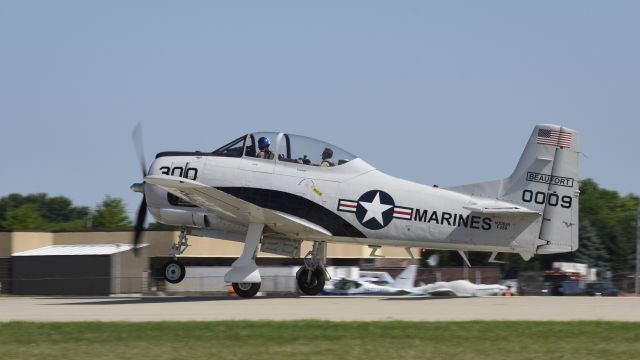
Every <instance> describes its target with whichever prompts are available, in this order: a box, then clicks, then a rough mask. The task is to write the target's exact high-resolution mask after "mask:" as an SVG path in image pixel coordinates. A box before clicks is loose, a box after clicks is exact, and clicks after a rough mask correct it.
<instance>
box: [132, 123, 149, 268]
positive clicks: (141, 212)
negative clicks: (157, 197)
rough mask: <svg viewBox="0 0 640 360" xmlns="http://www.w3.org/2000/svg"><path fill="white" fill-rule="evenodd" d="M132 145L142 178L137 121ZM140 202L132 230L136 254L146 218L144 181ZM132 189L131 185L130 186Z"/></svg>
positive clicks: (143, 162) (140, 127)
mask: <svg viewBox="0 0 640 360" xmlns="http://www.w3.org/2000/svg"><path fill="white" fill-rule="evenodd" d="M131 137H132V139H133V146H134V148H135V149H136V153H137V155H138V161H139V163H140V168H142V178H143V179H144V177H145V176H147V162H146V161H145V159H144V146H143V145H142V124H141V123H138V125H136V127H135V129H134V130H133V134H132V136H131ZM141 188H142V202H141V203H140V207H139V208H138V216H136V225H135V228H134V232H133V246H134V248H133V253H134V254H136V256H137V255H138V252H139V249H138V245H140V239H141V238H142V232H143V231H144V222H145V220H146V219H147V197H146V195H145V194H144V182H143V183H142V187H141ZM132 189H133V187H132Z"/></svg>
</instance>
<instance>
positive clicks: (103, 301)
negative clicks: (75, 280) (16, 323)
mask: <svg viewBox="0 0 640 360" xmlns="http://www.w3.org/2000/svg"><path fill="white" fill-rule="evenodd" d="M274 298H276V299H277V298H282V299H285V298H292V296H281V297H278V296H257V297H254V298H251V299H243V298H240V297H230V296H223V295H219V296H142V297H123V298H112V297H111V298H104V297H101V298H86V297H68V298H65V299H69V300H87V301H82V302H64V303H52V304H49V305H67V306H68V305H74V306H77V305H136V304H140V305H144V304H167V303H190V302H191V303H193V302H209V301H210V302H213V301H216V302H217V301H259V300H266V299H274ZM45 299H51V300H53V299H60V298H45Z"/></svg>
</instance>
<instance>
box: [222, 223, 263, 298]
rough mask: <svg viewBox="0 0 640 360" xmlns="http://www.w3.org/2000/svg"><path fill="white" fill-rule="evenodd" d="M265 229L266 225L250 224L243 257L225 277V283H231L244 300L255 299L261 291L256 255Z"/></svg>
mask: <svg viewBox="0 0 640 360" xmlns="http://www.w3.org/2000/svg"><path fill="white" fill-rule="evenodd" d="M263 229H264V224H259V223H251V224H249V228H248V229H247V237H246V238H245V241H244V247H243V248H242V255H240V257H239V258H238V259H236V261H234V262H233V264H231V270H229V271H228V272H227V273H226V274H225V275H224V281H225V282H227V283H231V286H233V291H235V292H236V294H238V296H240V297H243V298H250V297H253V296H255V295H256V294H257V293H258V291H259V290H260V282H261V278H260V271H258V266H257V265H256V254H257V253H258V245H259V244H260V239H261V238H262V230H263Z"/></svg>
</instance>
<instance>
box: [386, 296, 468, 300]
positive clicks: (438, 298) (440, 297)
mask: <svg viewBox="0 0 640 360" xmlns="http://www.w3.org/2000/svg"><path fill="white" fill-rule="evenodd" d="M473 297H475V296H407V297H402V298H397V297H394V298H392V297H388V298H384V299H381V300H424V301H432V300H450V299H469V298H473Z"/></svg>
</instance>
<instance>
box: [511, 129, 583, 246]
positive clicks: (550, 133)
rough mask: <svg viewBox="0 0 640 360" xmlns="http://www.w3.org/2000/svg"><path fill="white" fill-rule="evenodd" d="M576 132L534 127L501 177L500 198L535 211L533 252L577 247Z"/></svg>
mask: <svg viewBox="0 0 640 360" xmlns="http://www.w3.org/2000/svg"><path fill="white" fill-rule="evenodd" d="M578 145H579V139H578V133H576V132H575V131H573V130H571V129H567V128H565V127H561V126H558V125H538V126H536V127H535V128H534V130H533V133H532V134H531V137H530V138H529V142H528V143H527V146H526V148H525V150H524V152H523V153H522V156H521V158H520V161H519V162H518V165H517V166H516V169H515V171H514V172H513V174H512V175H511V176H509V177H508V178H507V179H505V180H504V182H503V184H502V189H501V191H500V199H501V200H505V201H508V202H511V203H515V204H518V205H521V206H524V207H527V208H529V209H532V210H535V211H539V212H541V213H542V214H543V215H542V225H541V226H540V239H541V240H544V241H546V242H547V244H546V245H542V246H540V247H538V250H537V253H539V254H547V253H557V252H568V251H575V250H577V248H578V196H579V194H580V190H579V184H578Z"/></svg>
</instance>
